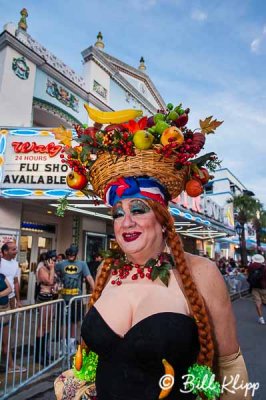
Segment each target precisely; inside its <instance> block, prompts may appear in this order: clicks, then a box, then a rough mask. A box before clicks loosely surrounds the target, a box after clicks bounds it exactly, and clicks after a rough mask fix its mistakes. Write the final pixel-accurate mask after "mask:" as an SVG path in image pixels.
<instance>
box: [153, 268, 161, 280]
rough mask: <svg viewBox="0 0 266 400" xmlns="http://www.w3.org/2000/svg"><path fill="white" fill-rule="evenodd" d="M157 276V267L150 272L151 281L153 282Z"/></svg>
mask: <svg viewBox="0 0 266 400" xmlns="http://www.w3.org/2000/svg"><path fill="white" fill-rule="evenodd" d="M159 274H160V271H159V268H157V267H155V268H153V270H152V271H151V280H152V281H155V279H157V278H158V276H159Z"/></svg>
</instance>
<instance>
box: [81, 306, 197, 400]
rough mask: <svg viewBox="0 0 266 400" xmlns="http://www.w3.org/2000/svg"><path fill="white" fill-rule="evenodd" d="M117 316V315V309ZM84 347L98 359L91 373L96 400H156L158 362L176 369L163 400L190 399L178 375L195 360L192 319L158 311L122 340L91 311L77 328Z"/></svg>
mask: <svg viewBox="0 0 266 400" xmlns="http://www.w3.org/2000/svg"><path fill="white" fill-rule="evenodd" d="M117 313H118V315H119V310H117ZM81 335H82V337H83V339H84V341H85V343H86V344H87V346H88V347H89V348H90V349H91V350H92V351H94V352H95V353H97V354H98V355H99V363H98V367H97V374H96V389H97V399H98V400H157V399H158V397H159V394H160V391H161V388H160V386H159V380H160V378H161V377H162V376H163V375H164V374H165V370H164V366H163V364H162V359H163V358H165V359H166V360H167V361H168V362H169V363H170V364H171V365H172V366H173V367H174V370H175V383H174V386H173V388H172V390H171V392H170V394H169V395H168V397H167V398H166V399H167V400H192V399H193V400H194V399H195V397H196V396H195V395H193V394H192V393H182V392H181V391H180V389H183V390H184V389H185V388H184V386H183V385H182V383H184V382H185V378H183V380H182V376H183V375H185V374H187V370H188V367H189V366H192V365H193V363H195V362H196V360H197V355H198V352H199V342H198V332H197V326H196V323H195V321H194V319H193V318H191V317H189V316H187V315H184V314H179V313H175V312H160V313H158V314H153V315H150V316H148V317H147V318H145V319H143V320H141V321H140V322H138V323H137V324H136V325H134V326H133V327H132V328H131V329H130V330H129V331H128V332H127V333H126V334H125V336H124V337H121V336H119V335H118V334H116V333H115V332H114V331H113V330H112V329H111V328H110V327H109V325H108V324H107V323H106V322H105V321H104V319H103V318H102V317H101V315H100V313H99V312H98V311H97V309H96V308H95V307H92V308H91V309H90V310H89V312H88V313H87V315H86V317H85V319H84V321H83V324H82V328H81Z"/></svg>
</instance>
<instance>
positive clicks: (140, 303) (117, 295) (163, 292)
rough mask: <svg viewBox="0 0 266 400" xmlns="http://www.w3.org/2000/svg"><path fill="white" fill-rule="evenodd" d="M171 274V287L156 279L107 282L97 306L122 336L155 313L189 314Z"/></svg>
mask: <svg viewBox="0 0 266 400" xmlns="http://www.w3.org/2000/svg"><path fill="white" fill-rule="evenodd" d="M171 278H173V279H170V282H169V286H168V288H167V287H166V286H164V285H160V284H157V282H156V283H155V282H152V281H149V282H147V284H144V283H143V284H142V285H132V284H129V285H127V284H125V283H124V282H123V284H122V285H121V286H119V287H117V286H111V285H110V286H108V285H107V287H106V288H105V289H104V290H103V292H102V295H101V297H100V298H99V299H98V300H97V302H96V303H95V304H94V307H95V308H96V310H97V311H98V313H99V314H100V316H101V317H102V319H103V320H104V322H105V323H106V325H108V326H109V328H110V329H111V330H112V331H113V332H114V333H115V334H117V335H118V336H119V337H121V338H123V337H124V336H125V335H126V334H127V332H129V331H130V329H131V328H133V327H134V326H135V325H136V324H138V323H140V322H141V321H142V320H145V319H146V318H148V317H149V316H151V315H153V314H159V313H164V312H172V313H177V314H184V315H189V310H188V306H187V302H186V300H185V297H184V295H183V293H182V291H181V290H180V288H179V286H178V285H177V282H176V280H175V279H174V277H173V276H172V277H171ZM171 281H172V284H171ZM158 299H160V301H158Z"/></svg>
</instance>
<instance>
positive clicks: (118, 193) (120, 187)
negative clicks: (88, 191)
mask: <svg viewBox="0 0 266 400" xmlns="http://www.w3.org/2000/svg"><path fill="white" fill-rule="evenodd" d="M130 198H138V199H150V200H154V201H158V202H159V203H160V204H162V205H164V206H166V205H167V200H168V196H167V193H166V190H165V188H164V187H163V185H161V184H160V183H159V182H158V181H157V180H156V179H153V178H150V177H134V178H133V177H128V178H118V179H117V180H116V181H113V182H110V183H109V184H108V185H107V186H106V188H105V192H104V199H103V200H104V202H105V204H107V205H109V206H111V207H112V206H114V205H115V204H116V203H117V202H118V201H121V200H124V199H130Z"/></svg>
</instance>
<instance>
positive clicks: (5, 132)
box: [0, 129, 8, 135]
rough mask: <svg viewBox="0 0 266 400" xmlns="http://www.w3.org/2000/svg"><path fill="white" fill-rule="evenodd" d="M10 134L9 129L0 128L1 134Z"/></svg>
mask: <svg viewBox="0 0 266 400" xmlns="http://www.w3.org/2000/svg"><path fill="white" fill-rule="evenodd" d="M7 134H8V129H1V130H0V135H7Z"/></svg>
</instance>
